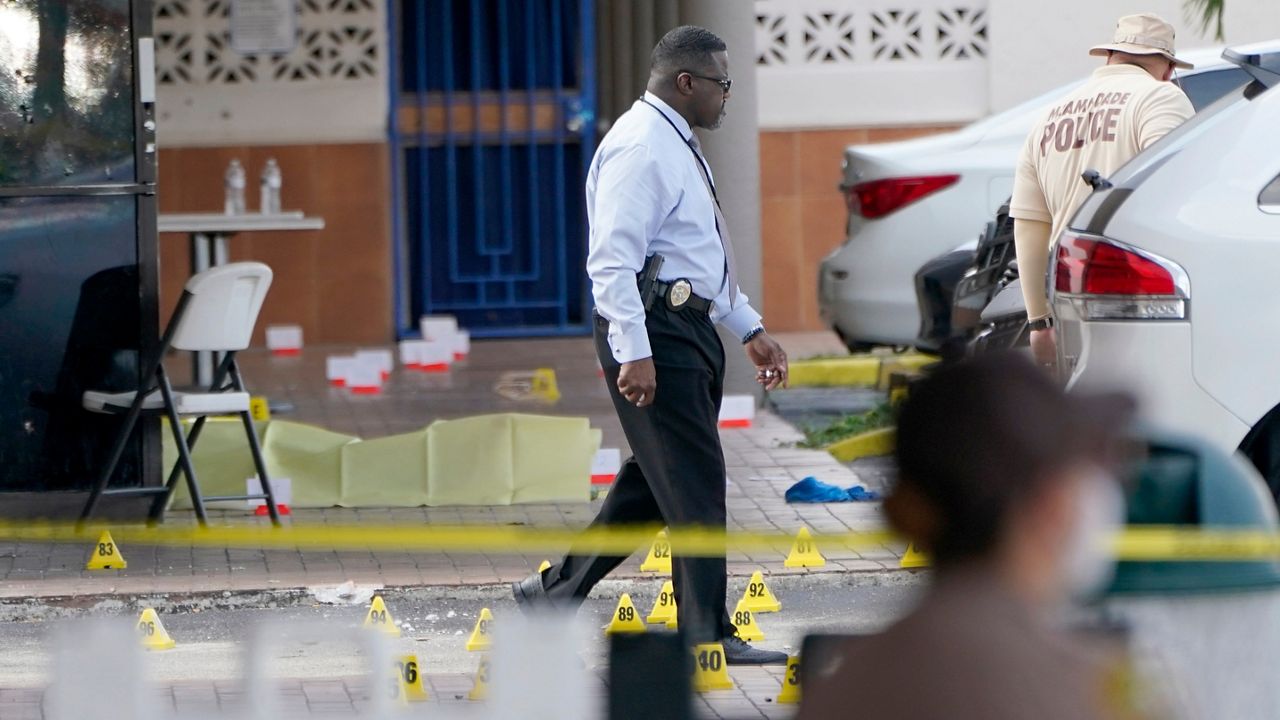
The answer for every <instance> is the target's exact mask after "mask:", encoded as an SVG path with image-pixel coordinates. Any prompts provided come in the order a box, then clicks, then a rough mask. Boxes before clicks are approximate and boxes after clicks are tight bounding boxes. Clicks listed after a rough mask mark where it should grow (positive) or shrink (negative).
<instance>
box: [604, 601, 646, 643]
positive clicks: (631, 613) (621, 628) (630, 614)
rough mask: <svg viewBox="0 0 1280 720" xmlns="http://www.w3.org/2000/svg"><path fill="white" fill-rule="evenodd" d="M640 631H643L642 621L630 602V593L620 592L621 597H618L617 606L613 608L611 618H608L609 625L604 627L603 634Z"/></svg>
mask: <svg viewBox="0 0 1280 720" xmlns="http://www.w3.org/2000/svg"><path fill="white" fill-rule="evenodd" d="M642 632H644V621H642V620H641V619H640V613H639V612H638V611H636V606H635V605H633V604H632V603H631V595H630V594H629V593H622V597H621V598H619V599H618V607H616V608H614V610H613V618H612V619H610V620H609V626H608V627H606V628H605V629H604V634H605V635H617V634H619V633H642Z"/></svg>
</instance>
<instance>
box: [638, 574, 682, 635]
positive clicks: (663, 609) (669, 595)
mask: <svg viewBox="0 0 1280 720" xmlns="http://www.w3.org/2000/svg"><path fill="white" fill-rule="evenodd" d="M645 622H647V623H651V624H654V625H656V624H658V623H666V624H667V627H671V628H674V627H675V623H676V589H675V587H674V586H673V585H672V584H671V581H670V580H668V581H666V582H664V583H662V590H659V591H658V598H657V599H656V600H654V601H653V612H651V613H649V617H647V618H645Z"/></svg>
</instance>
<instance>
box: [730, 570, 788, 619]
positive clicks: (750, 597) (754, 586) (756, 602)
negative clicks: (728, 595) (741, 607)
mask: <svg viewBox="0 0 1280 720" xmlns="http://www.w3.org/2000/svg"><path fill="white" fill-rule="evenodd" d="M742 603H746V608H747V609H748V610H750V611H751V612H753V613H770V612H778V611H779V610H781V609H782V603H780V602H778V598H776V597H774V595H773V593H772V592H770V591H769V586H768V585H765V584H764V573H762V572H760V571H759V570H757V571H755V572H753V573H751V580H750V582H748V583H747V590H746V592H744V593H743V594H742ZM742 603H739V604H742Z"/></svg>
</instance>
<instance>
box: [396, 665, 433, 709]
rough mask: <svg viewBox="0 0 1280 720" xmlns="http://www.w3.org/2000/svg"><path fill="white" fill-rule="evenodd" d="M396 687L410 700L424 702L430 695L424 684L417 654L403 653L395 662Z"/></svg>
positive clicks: (401, 694) (402, 695)
mask: <svg viewBox="0 0 1280 720" xmlns="http://www.w3.org/2000/svg"><path fill="white" fill-rule="evenodd" d="M395 673H396V678H397V680H396V688H397V693H398V694H399V695H400V697H403V698H404V699H406V700H408V701H410V702H422V701H424V700H426V699H428V698H429V697H430V695H428V694H427V690H426V688H425V687H423V685H422V672H421V671H420V670H419V667H418V656H417V655H402V656H401V657H400V659H399V660H397V661H396V664H395Z"/></svg>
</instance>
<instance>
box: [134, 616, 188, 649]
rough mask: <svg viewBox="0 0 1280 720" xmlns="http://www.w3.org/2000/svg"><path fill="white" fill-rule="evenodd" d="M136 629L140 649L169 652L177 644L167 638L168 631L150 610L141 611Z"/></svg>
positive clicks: (158, 617)
mask: <svg viewBox="0 0 1280 720" xmlns="http://www.w3.org/2000/svg"><path fill="white" fill-rule="evenodd" d="M137 627H138V637H139V638H140V639H141V640H142V647H144V648H146V649H148V650H169V649H171V648H173V647H174V646H176V645H177V644H178V643H176V642H174V641H173V638H171V637H169V633H168V631H166V630H165V629H164V625H163V624H161V622H160V616H159V615H156V611H155V610H152V609H151V608H147V609H145V610H143V611H142V615H141V616H140V617H139V618H138V625H137Z"/></svg>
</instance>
